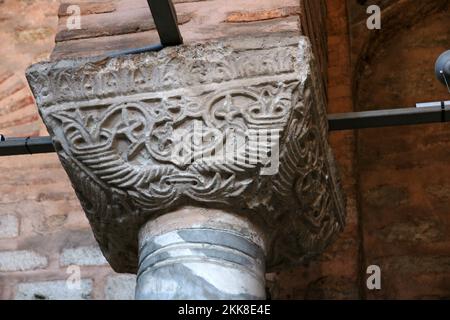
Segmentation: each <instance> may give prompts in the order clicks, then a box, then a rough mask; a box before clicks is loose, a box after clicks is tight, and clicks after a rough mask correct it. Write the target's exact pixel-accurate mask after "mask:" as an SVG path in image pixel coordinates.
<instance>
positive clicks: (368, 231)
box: [352, 1, 450, 299]
mask: <svg viewBox="0 0 450 320" xmlns="http://www.w3.org/2000/svg"><path fill="white" fill-rule="evenodd" d="M449 3H450V1H403V3H400V2H397V1H392V2H390V3H388V4H390V5H391V7H390V8H385V10H384V11H383V13H384V14H382V17H383V20H382V21H383V22H384V25H383V28H382V32H379V33H378V36H377V33H372V32H370V31H368V30H367V29H366V30H364V29H363V28H361V27H360V26H358V24H357V23H356V21H355V23H354V24H352V26H353V29H354V30H355V32H356V33H357V34H359V35H360V38H359V41H357V42H356V43H354V45H353V48H352V49H353V55H354V56H355V60H354V62H355V64H359V67H357V68H356V71H357V72H360V73H358V74H356V75H355V81H357V83H358V85H357V86H355V87H356V88H357V89H358V90H357V91H356V92H355V101H357V105H356V107H357V108H358V109H359V110H376V109H383V108H387V109H388V108H397V107H413V106H414V105H415V103H416V102H426V101H439V100H440V99H445V100H448V99H449V94H448V92H447V91H446V89H445V87H443V86H442V85H441V84H440V83H439V82H438V81H437V80H436V79H435V78H434V71H433V70H434V63H435V61H436V59H437V57H438V56H439V55H440V54H441V53H442V52H444V51H445V50H448V49H449V44H450V26H449V24H448V21H449V19H450V7H449ZM443 4H444V7H443V6H442V5H443ZM400 5H404V6H406V7H399V6H400ZM445 5H447V6H446V7H445ZM406 8H408V10H406ZM362 10H363V8H361V9H360V11H362ZM356 16H359V15H356ZM411 16H413V17H416V19H410V17H411ZM394 22H396V23H394ZM406 24H410V25H409V28H406V27H405V25H406ZM402 26H403V28H402ZM364 39H368V40H364ZM364 41H367V42H364ZM361 42H363V43H362V44H361ZM360 47H365V48H366V49H365V51H362V53H361V51H360ZM380 48H382V49H380ZM366 52H368V53H370V54H366ZM360 55H364V57H361V56H360ZM358 57H359V58H358ZM449 137H450V129H449V126H448V125H447V124H445V125H439V124H433V125H421V126H410V127H395V128H383V129H369V130H361V131H360V132H359V133H358V167H359V179H358V180H359V189H358V191H359V193H360V195H361V197H360V198H361V217H362V219H361V222H362V227H363V237H364V257H365V260H364V265H371V264H376V265H379V266H380V267H381V271H382V290H380V291H368V290H366V292H365V295H366V296H367V298H369V299H380V298H400V299H425V298H440V299H448V298H449V297H450V265H449V261H450V232H449V231H450V218H449V211H448V207H449V201H450V196H449V194H450V193H449V191H450V170H449V166H448V159H449V151H448V150H450V144H449V142H450V141H449Z"/></svg>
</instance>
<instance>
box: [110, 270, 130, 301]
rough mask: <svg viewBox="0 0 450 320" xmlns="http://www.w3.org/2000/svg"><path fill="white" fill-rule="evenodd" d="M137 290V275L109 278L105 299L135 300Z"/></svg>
mask: <svg viewBox="0 0 450 320" xmlns="http://www.w3.org/2000/svg"><path fill="white" fill-rule="evenodd" d="M135 289H136V275H134V274H121V275H114V276H109V277H108V279H107V280H106V286H105V299H107V300H134V291H135Z"/></svg>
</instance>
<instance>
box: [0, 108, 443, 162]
mask: <svg viewBox="0 0 450 320" xmlns="http://www.w3.org/2000/svg"><path fill="white" fill-rule="evenodd" d="M440 122H450V102H445V103H444V102H442V106H441V107H426V108H400V109H391V110H377V111H364V112H349V113H337V114H330V115H329V116H328V123H329V128H330V131H339V130H354V129H365V128H379V127H390V126H405V125H417V124H427V123H440ZM48 152H55V149H54V148H53V145H52V141H51V138H50V137H32V138H7V139H5V140H4V141H2V139H0V156H12V155H23V154H35V153H48Z"/></svg>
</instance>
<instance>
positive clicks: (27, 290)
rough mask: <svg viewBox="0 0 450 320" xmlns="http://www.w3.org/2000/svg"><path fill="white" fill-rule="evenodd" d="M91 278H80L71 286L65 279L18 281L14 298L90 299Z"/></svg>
mask: <svg viewBox="0 0 450 320" xmlns="http://www.w3.org/2000/svg"><path fill="white" fill-rule="evenodd" d="M91 292H92V280H90V279H83V280H81V282H80V284H79V287H78V288H77V287H71V286H69V285H68V284H67V282H66V281H65V280H56V281H42V282H29V283H19V284H18V285H17V291H16V296H15V299H16V300H87V299H91V298H92V296H91Z"/></svg>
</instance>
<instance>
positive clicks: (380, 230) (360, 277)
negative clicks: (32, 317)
mask: <svg viewBox="0 0 450 320" xmlns="http://www.w3.org/2000/svg"><path fill="white" fill-rule="evenodd" d="M79 2H86V1H79ZM87 2H89V1H87ZM92 2H93V1H90V3H91V4H90V5H89V6H83V7H82V14H83V15H89V14H95V15H100V14H103V15H107V14H111V13H113V12H114V11H115V10H116V9H117V7H116V5H117V3H118V2H117V1H110V2H109V3H108V2H102V4H101V5H100V4H98V3H97V4H92ZM141 2H142V1H141ZM174 2H175V3H177V9H178V11H179V12H180V13H182V14H186V17H190V14H192V13H196V17H197V18H196V19H190V20H186V21H185V23H183V24H182V25H181V30H182V32H183V36H184V38H185V39H187V40H188V41H200V40H201V39H204V38H213V37H214V38H220V37H222V36H226V35H231V36H232V35H237V34H248V33H254V32H258V33H263V32H271V31H282V30H284V31H295V30H298V18H297V17H296V15H295V14H292V13H293V11H291V9H292V8H294V9H293V10H294V12H295V10H297V9H296V8H298V7H301V6H299V4H300V3H299V1H297V0H295V1H294V0H293V1H285V2H284V3H283V4H282V5H279V4H278V5H275V6H274V5H267V4H265V5H261V3H262V2H258V1H248V0H245V1H244V0H242V1H230V0H209V1H192V0H190V1H186V0H177V1H174ZM269 2H270V1H269ZM269 2H267V3H269ZM372 2H373V1H372ZM378 2H381V3H382V4H383V5H385V4H388V3H389V4H392V5H393V7H391V10H390V11H385V14H386V15H384V18H383V19H384V20H383V26H384V27H386V29H384V31H383V32H375V33H371V32H369V31H367V30H366V29H364V25H365V24H364V19H365V17H366V16H367V15H366V13H365V8H366V6H367V5H369V4H370V3H369V2H368V4H366V6H360V5H359V4H357V2H356V0H348V1H347V3H349V9H350V10H349V11H350V12H351V13H352V23H351V26H352V34H353V37H352V46H351V48H352V50H351V51H349V46H350V39H349V32H348V28H347V24H348V21H347V7H346V1H340V0H339V1H337V0H327V6H328V20H327V24H328V28H327V29H328V38H327V39H328V67H327V69H328V98H329V112H348V111H352V110H353V109H356V110H371V109H375V108H390V107H398V106H413V104H414V103H415V102H417V101H434V100H437V99H447V100H448V94H447V93H446V91H445V89H444V88H443V87H442V86H441V85H440V84H439V83H437V82H436V81H435V80H434V78H433V74H432V66H433V63H434V61H435V59H436V57H437V55H438V54H439V53H441V52H442V51H444V50H446V49H449V48H448V44H449V43H450V39H449V38H448V35H449V34H450V30H449V29H448V28H449V25H448V20H449V16H448V12H450V10H449V9H448V8H446V9H443V6H444V5H448V1H447V0H435V1H416V0H408V1H389V2H388V1H378ZM106 3H108V4H106ZM133 3H135V4H137V7H136V8H138V9H139V6H142V3H139V1H137V0H136V1H135V0H133ZM264 3H266V2H265V1H264ZM144 5H145V1H144ZM403 5H404V6H406V7H403V10H402V7H401V6H403ZM207 6H210V7H207ZM397 6H398V7H397ZM211 8H212V9H211ZM218 8H219V9H220V8H222V9H223V10H222V11H220V10H219V9H218ZM283 8H288V9H283ZM63 9H64V8H62V9H59V5H58V3H57V2H56V1H53V0H28V1H17V0H5V1H0V39H1V41H2V46H0V55H1V56H2V59H1V61H0V131H1V133H3V134H6V135H9V136H27V135H45V134H46V130H45V128H44V126H43V125H42V123H41V121H40V119H39V117H38V115H37V109H36V107H35V106H34V103H33V98H32V97H31V94H30V92H29V90H28V88H27V86H26V85H25V83H26V82H25V80H24V76H23V75H24V70H25V68H26V67H27V66H28V65H30V64H31V63H34V62H37V61H39V60H43V59H46V58H48V56H49V55H50V53H51V52H52V48H53V46H54V38H55V34H56V33H57V31H58V17H57V15H58V10H59V12H60V15H61V16H63V15H64V13H63V12H64V11H63ZM17 12H21V14H20V15H18V14H17ZM211 12H213V13H214V14H212V15H211V17H209V16H208V15H210V14H211ZM423 15H429V16H428V17H429V19H423ZM198 17H203V18H201V19H200V18H198ZM205 17H206V18H205ZM411 17H416V19H411ZM227 19H230V20H229V22H226V20H227ZM396 19H397V20H396ZM193 20H195V21H193ZM260 20H262V21H260ZM214 21H215V22H214ZM217 21H220V22H219V25H218V27H216V28H212V27H211V25H209V26H208V24H211V23H217ZM199 23H200V24H201V23H205V27H204V28H199V25H198V24H199ZM361 26H362V28H361ZM59 30H61V26H60V27H59ZM116 31H117V30H116ZM66 35H67V34H66ZM106 38H108V39H106ZM60 40H61V39H60ZM387 40H389V41H387ZM157 41H158V39H157V36H156V34H155V31H154V30H147V31H143V32H139V33H133V34H128V35H124V36H121V35H117V34H116V35H114V36H111V37H100V38H94V39H83V41H81V40H80V41H78V40H72V41H66V42H65V43H64V46H59V47H57V48H56V50H55V51H54V52H53V55H54V57H60V56H63V55H67V54H68V53H70V52H75V53H76V54H77V55H79V54H96V53H98V51H95V50H94V49H93V48H108V49H110V50H117V49H120V48H123V47H137V46H142V45H148V44H150V43H152V42H154V43H155V42H157ZM369 43H370V44H371V45H370V46H369V45H368V44H369ZM350 52H351V58H352V59H351V60H352V62H353V63H352V65H350ZM352 68H353V70H354V72H355V73H354V74H352V73H351V71H352ZM352 76H353V79H354V82H352ZM352 88H353V89H356V91H352ZM353 100H354V101H355V102H356V103H355V104H354V103H353ZM353 105H354V106H355V108H354V107H353ZM448 137H450V132H449V130H448V129H447V126H445V125H443V126H440V125H430V126H420V127H405V128H384V129H371V130H362V131H359V133H357V142H358V149H357V151H358V155H357V156H355V143H356V137H355V133H354V132H351V131H349V132H339V133H332V134H330V141H331V143H332V146H333V149H334V151H335V154H336V157H337V159H338V162H339V165H340V170H341V174H342V177H343V179H342V180H343V185H344V188H345V192H346V195H347V203H348V206H347V207H348V218H347V226H346V229H345V231H344V233H343V234H342V235H341V236H340V237H339V239H338V240H337V241H336V243H335V244H334V245H333V246H331V247H330V248H328V250H327V252H326V253H325V254H324V255H322V256H321V257H319V258H318V259H317V260H315V261H314V262H312V263H311V264H310V265H308V266H305V267H301V268H296V269H293V270H286V271H285V272H282V273H280V274H271V275H268V283H269V285H270V287H271V294H272V297H273V298H296V299H316V298H328V299H334V298H335V299H352V298H366V297H367V298H449V296H450V271H449V270H450V267H449V265H450V262H449V248H450V238H449V237H450V236H449V235H450V232H449V231H450V222H449V219H448V203H449V201H450V196H449V195H450V186H449V185H448V182H449V181H450V173H449V172H450V171H449V170H448V159H449V152H448V150H450V148H449V147H450V146H449V145H448V144H449V143H450V141H449V138H448ZM360 200H361V201H360ZM359 207H360V208H361V210H360V211H359V209H358V208H359ZM358 212H359V214H358ZM360 218H362V219H360ZM363 239H364V241H363ZM362 241H363V243H361V242H362ZM86 248H89V249H88V250H89V252H96V253H93V254H92V255H91V254H88V255H87V256H82V255H83V254H82V253H83V252H84V250H86ZM96 248H97V247H96V242H95V239H94V238H93V235H92V232H91V230H90V227H89V224H88V222H87V220H86V218H85V216H84V213H83V212H82V210H81V208H80V205H79V203H78V200H77V199H76V197H75V194H74V192H73V190H72V188H71V186H70V183H69V181H68V179H67V176H66V175H65V173H64V171H63V170H62V169H61V166H60V163H59V161H58V159H57V158H56V156H55V155H54V154H48V155H34V156H32V157H31V156H30V157H28V156H21V157H11V158H1V159H0V269H1V268H3V269H2V270H0V298H1V299H14V298H18V299H52V298H68V299H71V298H72V299H84V298H88V299H104V298H106V299H128V298H131V297H132V295H133V291H134V276H130V275H117V274H115V273H114V272H113V271H112V270H111V269H110V267H109V266H107V265H103V264H102V261H103V260H102V259H101V257H99V255H98V251H96V250H98V249H96ZM67 250H71V251H67ZM91 250H92V251H91ZM69 253H70V254H69ZM80 253H81V254H80ZM2 259H3V260H2ZM2 261H3V264H2ZM5 261H6V262H5ZM72 263H75V264H79V265H81V267H80V272H81V278H82V279H83V281H84V282H83V286H82V290H81V291H78V292H75V291H68V288H67V285H66V280H67V279H68V278H69V276H70V274H69V273H67V265H68V264H72ZM370 264H378V265H380V266H381V268H382V276H383V278H382V286H383V289H382V290H381V291H380V292H369V291H367V290H366V289H365V286H364V284H365V278H366V275H365V267H367V266H368V265H370ZM20 270H24V271H20Z"/></svg>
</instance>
